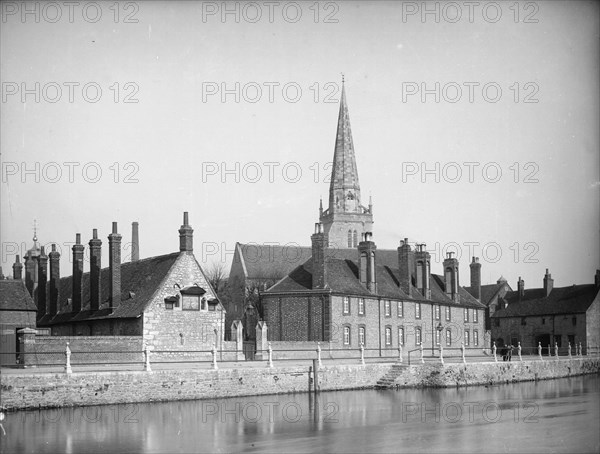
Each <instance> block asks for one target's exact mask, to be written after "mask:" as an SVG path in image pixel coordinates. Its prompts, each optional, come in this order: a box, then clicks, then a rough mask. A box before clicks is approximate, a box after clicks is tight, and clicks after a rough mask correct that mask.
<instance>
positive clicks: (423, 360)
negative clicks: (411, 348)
mask: <svg viewBox="0 0 600 454" xmlns="http://www.w3.org/2000/svg"><path fill="white" fill-rule="evenodd" d="M419 347H420V348H421V364H425V358H423V342H421V343H420V344H419Z"/></svg>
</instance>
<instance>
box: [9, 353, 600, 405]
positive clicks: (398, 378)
mask: <svg viewBox="0 0 600 454" xmlns="http://www.w3.org/2000/svg"><path fill="white" fill-rule="evenodd" d="M599 371H600V359H599V358H597V357H596V358H581V359H572V360H560V361H544V362H541V361H536V362H533V361H526V362H518V363H517V362H513V363H474V364H466V365H465V364H448V365H441V364H425V365H423V366H398V365H395V364H393V363H378V364H366V365H359V364H356V365H335V366H325V367H323V368H321V369H320V371H319V384H320V389H321V390H322V391H325V390H342V389H359V388H372V387H374V386H376V385H377V384H378V382H380V381H382V380H383V379H384V377H392V378H391V380H390V381H389V383H391V386H396V385H398V386H400V387H427V386H430V387H443V386H468V385H469V386H470V385H483V384H486V385H489V384H501V383H507V382H517V381H527V380H539V379H547V378H558V377H568V376H572V375H580V374H586V373H598V372H599ZM309 379H310V375H309V366H308V365H304V366H293V367H292V366H290V367H286V366H280V365H277V366H276V367H274V368H272V369H269V368H267V367H265V368H257V367H251V368H238V369H219V370H210V369H188V370H160V371H153V372H143V371H122V372H75V373H73V374H64V373H58V374H57V373H54V374H52V373H35V374H32V373H28V374H25V373H23V374H3V377H2V385H1V391H2V397H3V404H4V406H5V407H6V408H7V409H9V410H10V409H34V408H50V407H63V406H80V405H101V404H118V403H134V402H160V401H172V400H189V399H215V398H219V397H235V396H248V395H260V394H281V393H293V392H306V391H308V390H309Z"/></svg>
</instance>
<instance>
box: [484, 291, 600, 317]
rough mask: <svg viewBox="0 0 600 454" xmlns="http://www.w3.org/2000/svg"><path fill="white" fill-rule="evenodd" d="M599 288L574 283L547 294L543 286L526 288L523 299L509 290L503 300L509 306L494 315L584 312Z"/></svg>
mask: <svg viewBox="0 0 600 454" xmlns="http://www.w3.org/2000/svg"><path fill="white" fill-rule="evenodd" d="M598 292H599V289H598V287H596V286H595V285H594V284H584V285H572V286H570V287H559V288H554V289H552V291H551V292H550V295H548V296H545V292H544V289H543V288H539V289H530V290H525V295H524V297H523V298H522V300H521V301H519V300H518V297H519V294H518V292H517V291H512V292H508V293H507V294H506V295H505V297H504V298H503V301H506V302H508V306H507V307H505V308H503V309H499V310H497V311H496V312H495V313H494V314H493V315H492V317H499V318H502V317H526V316H530V315H553V314H574V313H583V312H586V311H587V310H588V308H589V307H590V305H591V304H592V302H593V301H594V299H595V298H596V297H597V296H598Z"/></svg>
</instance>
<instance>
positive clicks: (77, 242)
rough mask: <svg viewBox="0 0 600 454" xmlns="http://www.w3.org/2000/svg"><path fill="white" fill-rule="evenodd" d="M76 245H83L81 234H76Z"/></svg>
mask: <svg viewBox="0 0 600 454" xmlns="http://www.w3.org/2000/svg"><path fill="white" fill-rule="evenodd" d="M75 244H81V233H77V234H75Z"/></svg>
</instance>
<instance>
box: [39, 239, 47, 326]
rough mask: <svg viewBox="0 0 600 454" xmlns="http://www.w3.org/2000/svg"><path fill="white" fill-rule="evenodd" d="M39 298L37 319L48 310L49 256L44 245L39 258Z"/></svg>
mask: <svg viewBox="0 0 600 454" xmlns="http://www.w3.org/2000/svg"><path fill="white" fill-rule="evenodd" d="M38 260H39V261H38V300H37V319H38V320H39V319H41V318H42V317H43V316H44V315H46V313H47V312H48V307H47V300H48V298H47V294H46V292H47V288H46V284H47V282H48V256H47V255H46V251H45V250H44V246H42V247H41V248H40V257H39V259H38Z"/></svg>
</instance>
